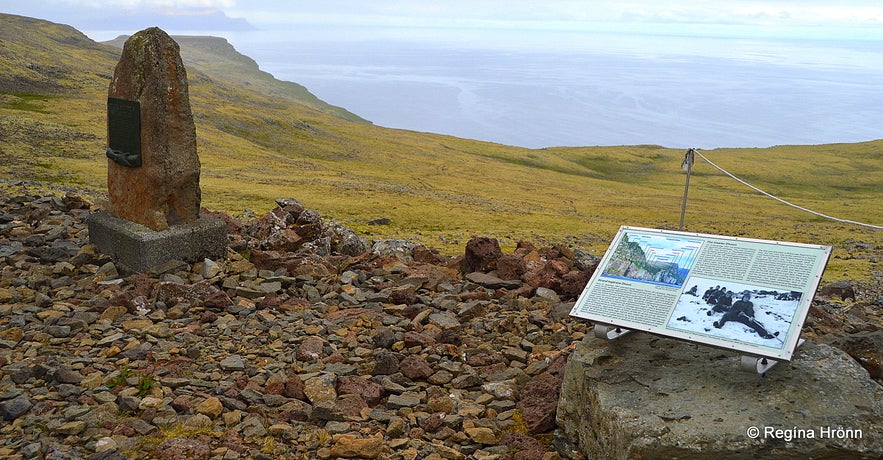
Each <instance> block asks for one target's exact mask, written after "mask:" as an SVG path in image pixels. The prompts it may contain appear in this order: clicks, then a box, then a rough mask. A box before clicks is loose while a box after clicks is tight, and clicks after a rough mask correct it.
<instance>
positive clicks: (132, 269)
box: [87, 211, 227, 273]
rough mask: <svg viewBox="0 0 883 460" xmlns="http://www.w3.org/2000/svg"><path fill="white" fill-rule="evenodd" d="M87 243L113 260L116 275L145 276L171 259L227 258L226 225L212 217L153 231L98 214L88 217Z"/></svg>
mask: <svg viewBox="0 0 883 460" xmlns="http://www.w3.org/2000/svg"><path fill="white" fill-rule="evenodd" d="M87 224H88V227H89V242H90V243H92V244H93V245H95V247H96V248H98V250H99V251H101V252H102V253H103V254H106V255H108V256H110V257H111V258H113V260H114V263H115V264H116V265H117V270H118V271H120V273H146V272H149V271H150V269H151V268H154V267H157V266H159V265H162V264H164V263H166V262H169V261H171V260H182V261H184V262H197V261H200V260H203V259H205V258H209V259H223V258H224V257H226V256H227V225H226V224H225V223H224V221H222V220H220V219H216V218H214V217H205V216H203V217H200V218H199V219H198V220H197V221H196V222H192V223H186V224H180V225H174V226H172V227H169V228H167V229H166V230H162V231H155V230H151V229H150V228H147V227H145V226H143V225H141V224H136V223H134V222H130V221H128V220H125V219H120V218H118V217H114V216H111V215H110V214H108V213H107V211H99V212H96V213H93V214H92V215H91V216H89V218H88V220H87Z"/></svg>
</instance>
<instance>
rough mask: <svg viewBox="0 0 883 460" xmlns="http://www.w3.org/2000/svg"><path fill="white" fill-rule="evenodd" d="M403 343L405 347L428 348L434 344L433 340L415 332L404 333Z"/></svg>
mask: <svg viewBox="0 0 883 460" xmlns="http://www.w3.org/2000/svg"><path fill="white" fill-rule="evenodd" d="M404 342H405V346H406V347H416V346H421V347H428V346H430V345H432V344H434V343H435V339H433V338H432V337H430V336H428V335H426V334H423V333H420V332H417V331H408V332H405V336H404Z"/></svg>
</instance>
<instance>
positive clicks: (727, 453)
mask: <svg viewBox="0 0 883 460" xmlns="http://www.w3.org/2000/svg"><path fill="white" fill-rule="evenodd" d="M738 363H739V356H738V355H736V354H734V353H731V352H726V351H719V350H717V349H714V348H710V347H704V346H699V345H696V344H691V343H687V342H681V341H676V340H672V339H663V338H657V337H654V336H651V335H649V334H641V333H634V334H629V335H628V336H625V337H622V338H619V339H617V340H615V341H613V342H610V343H605V342H602V341H601V340H598V339H594V338H590V339H586V340H585V341H583V342H581V343H580V344H579V345H578V346H577V347H576V349H575V350H574V352H573V354H571V356H570V359H569V360H568V362H567V367H566V370H565V375H564V382H563V385H562V389H561V398H560V400H559V402H558V427H559V428H561V429H563V431H564V433H565V434H566V435H567V437H568V438H569V439H570V440H571V441H572V442H574V443H575V444H578V445H579V446H580V450H581V451H582V452H583V453H584V454H586V455H587V456H588V458H616V459H626V458H628V459H640V458H699V459H718V458H737V459H741V458H744V459H750V458H880V457H881V455H883V438H881V437H880V436H876V435H875V433H880V432H881V430H883V421H881V418H880V414H881V413H883V387H881V386H880V385H879V384H878V383H876V382H875V381H873V380H871V379H870V378H869V376H868V373H867V371H865V370H864V369H863V368H861V366H859V365H858V364H857V363H856V362H855V361H853V360H852V359H851V358H850V357H849V356H848V355H846V353H844V352H842V351H840V350H838V349H836V348H833V347H830V346H827V345H823V344H818V343H814V342H809V341H807V342H806V343H805V344H803V346H802V347H801V348H799V349H798V351H797V353H796V354H795V355H794V359H793V361H791V362H783V363H780V364H778V365H777V366H776V367H774V368H773V369H771V370H770V371H768V372H767V374H766V376H765V377H761V376H759V375H757V374H754V373H749V372H745V371H742V370H740V369H739V367H738ZM838 430H843V431H838Z"/></svg>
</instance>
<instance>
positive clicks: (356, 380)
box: [337, 375, 383, 406]
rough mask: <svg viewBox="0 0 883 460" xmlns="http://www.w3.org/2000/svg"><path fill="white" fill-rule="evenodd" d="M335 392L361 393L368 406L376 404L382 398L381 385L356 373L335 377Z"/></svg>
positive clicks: (341, 393) (345, 393)
mask: <svg viewBox="0 0 883 460" xmlns="http://www.w3.org/2000/svg"><path fill="white" fill-rule="evenodd" d="M337 394H339V395H349V394H353V395H361V396H362V397H363V398H365V402H366V403H367V404H368V405H369V406H376V405H377V404H379V403H380V401H381V400H382V399H383V386H381V385H380V384H378V383H375V382H372V381H371V380H367V379H364V378H362V377H360V376H358V375H342V376H340V377H338V378H337Z"/></svg>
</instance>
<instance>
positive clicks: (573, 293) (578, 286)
mask: <svg viewBox="0 0 883 460" xmlns="http://www.w3.org/2000/svg"><path fill="white" fill-rule="evenodd" d="M591 277H592V273H591V272H587V271H580V270H574V271H572V272H569V273H567V274H566V275H564V276H562V277H561V285H560V288H559V289H558V291H557V292H558V294H560V295H561V296H562V297H564V298H576V297H579V295H580V294H582V292H583V289H585V288H586V284H589V278H591Z"/></svg>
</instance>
